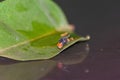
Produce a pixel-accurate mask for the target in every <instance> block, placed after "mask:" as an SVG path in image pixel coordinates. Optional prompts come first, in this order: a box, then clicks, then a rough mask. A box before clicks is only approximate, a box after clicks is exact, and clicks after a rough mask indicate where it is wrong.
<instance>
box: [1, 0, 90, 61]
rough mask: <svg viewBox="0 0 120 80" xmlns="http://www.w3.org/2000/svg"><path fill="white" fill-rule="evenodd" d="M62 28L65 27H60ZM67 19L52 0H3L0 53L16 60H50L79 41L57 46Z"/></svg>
mask: <svg viewBox="0 0 120 80" xmlns="http://www.w3.org/2000/svg"><path fill="white" fill-rule="evenodd" d="M61 27H62V28H61ZM63 27H64V28H66V29H67V27H68V22H67V20H66V17H65V15H64V14H63V12H62V10H61V9H60V8H59V6H58V5H56V4H55V3H54V2H53V1H52V0H4V1H2V2H0V56H3V57H7V58H11V59H15V60H22V61H26V60H37V59H50V58H52V57H54V56H56V55H57V54H59V53H60V52H61V51H63V50H64V49H66V48H68V47H69V46H71V45H72V44H74V43H76V42H78V41H84V40H88V38H84V37H79V36H78V35H76V34H74V33H71V36H72V37H74V40H73V41H71V42H69V43H67V44H66V45H65V46H64V47H63V48H62V49H59V48H58V47H57V43H58V41H59V39H60V38H61V37H60V35H61V33H62V32H61V30H60V29H62V30H63V31H64V28H63Z"/></svg>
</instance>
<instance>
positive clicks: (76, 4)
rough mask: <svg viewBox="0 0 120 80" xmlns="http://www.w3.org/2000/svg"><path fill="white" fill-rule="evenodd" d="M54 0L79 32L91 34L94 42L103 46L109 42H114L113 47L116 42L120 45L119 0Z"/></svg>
mask: <svg viewBox="0 0 120 80" xmlns="http://www.w3.org/2000/svg"><path fill="white" fill-rule="evenodd" d="M54 1H55V2H56V3H58V4H59V5H60V6H61V7H62V9H63V10H64V13H65V14H66V16H67V18H68V20H69V22H70V23H71V24H75V25H76V28H77V29H76V32H77V33H78V34H80V35H86V34H89V35H91V37H92V39H91V40H92V44H96V45H97V44H99V46H101V47H103V46H105V44H106V43H108V42H109V44H108V45H110V44H113V45H111V47H112V46H115V45H114V44H116V45H118V44H119V45H120V2H119V0H54ZM116 41H117V42H116ZM113 42H114V43H113ZM90 43H91V42H90ZM101 43H102V44H101ZM119 45H118V46H119ZM107 47H110V46H107Z"/></svg>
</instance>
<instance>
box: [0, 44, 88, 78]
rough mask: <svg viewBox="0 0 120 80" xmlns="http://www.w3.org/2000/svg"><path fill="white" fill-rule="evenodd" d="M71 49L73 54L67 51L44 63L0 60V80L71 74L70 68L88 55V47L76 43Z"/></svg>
mask: <svg viewBox="0 0 120 80" xmlns="http://www.w3.org/2000/svg"><path fill="white" fill-rule="evenodd" d="M73 47H76V49H73V48H70V49H71V50H73V51H74V52H71V51H70V50H68V49H67V50H65V51H64V52H63V53H61V54H60V55H58V56H56V57H55V58H53V59H51V60H45V61H27V62H19V61H14V60H9V59H6V58H0V62H1V63H0V75H1V76H0V79H2V80H44V79H45V80H46V79H49V75H52V74H53V72H55V74H56V73H57V72H58V73H59V71H63V72H64V73H72V71H71V70H70V69H71V68H70V66H71V65H77V64H81V63H82V62H83V61H84V60H85V58H86V57H87V55H88V53H89V46H88V44H86V43H78V44H76V45H74V46H73ZM56 70H57V71H56ZM86 72H87V71H86ZM51 79H52V78H51Z"/></svg>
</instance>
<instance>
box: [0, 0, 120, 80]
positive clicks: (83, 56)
mask: <svg viewBox="0 0 120 80" xmlns="http://www.w3.org/2000/svg"><path fill="white" fill-rule="evenodd" d="M55 1H56V2H58V3H59V4H60V5H61V6H62V7H63V9H64V11H65V13H66V14H67V17H68V19H69V21H70V22H71V23H73V24H75V25H76V28H77V30H76V32H77V33H78V34H80V35H87V34H89V35H91V40H90V41H89V42H84V43H77V44H76V45H74V46H72V47H70V48H69V49H67V50H65V51H64V52H62V53H61V54H60V55H58V56H57V57H55V58H53V59H51V60H46V61H30V62H18V61H13V60H8V59H5V58H0V80H120V23H119V21H120V7H119V5H118V3H117V2H111V1H109V2H108V1H107V0H106V1H105V0H104V1H100V2H95V1H89V0H88V1H80V2H79V0H76V1H70V0H55ZM68 1H69V3H68ZM73 3H74V4H73ZM79 7H80V8H79Z"/></svg>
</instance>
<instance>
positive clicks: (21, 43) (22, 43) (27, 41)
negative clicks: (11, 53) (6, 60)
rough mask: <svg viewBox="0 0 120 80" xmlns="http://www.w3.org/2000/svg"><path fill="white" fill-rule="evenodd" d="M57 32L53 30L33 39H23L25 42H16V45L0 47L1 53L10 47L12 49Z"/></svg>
mask: <svg viewBox="0 0 120 80" xmlns="http://www.w3.org/2000/svg"><path fill="white" fill-rule="evenodd" d="M55 33H57V32H56V31H52V32H50V33H46V34H44V35H42V36H37V37H34V38H32V39H29V40H26V41H23V42H19V43H17V44H15V45H12V46H9V47H6V48H3V49H0V53H3V52H4V51H6V50H9V49H11V48H15V47H18V46H21V45H24V44H26V43H30V42H33V41H35V40H38V39H41V38H43V37H47V36H50V35H53V34H55Z"/></svg>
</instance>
